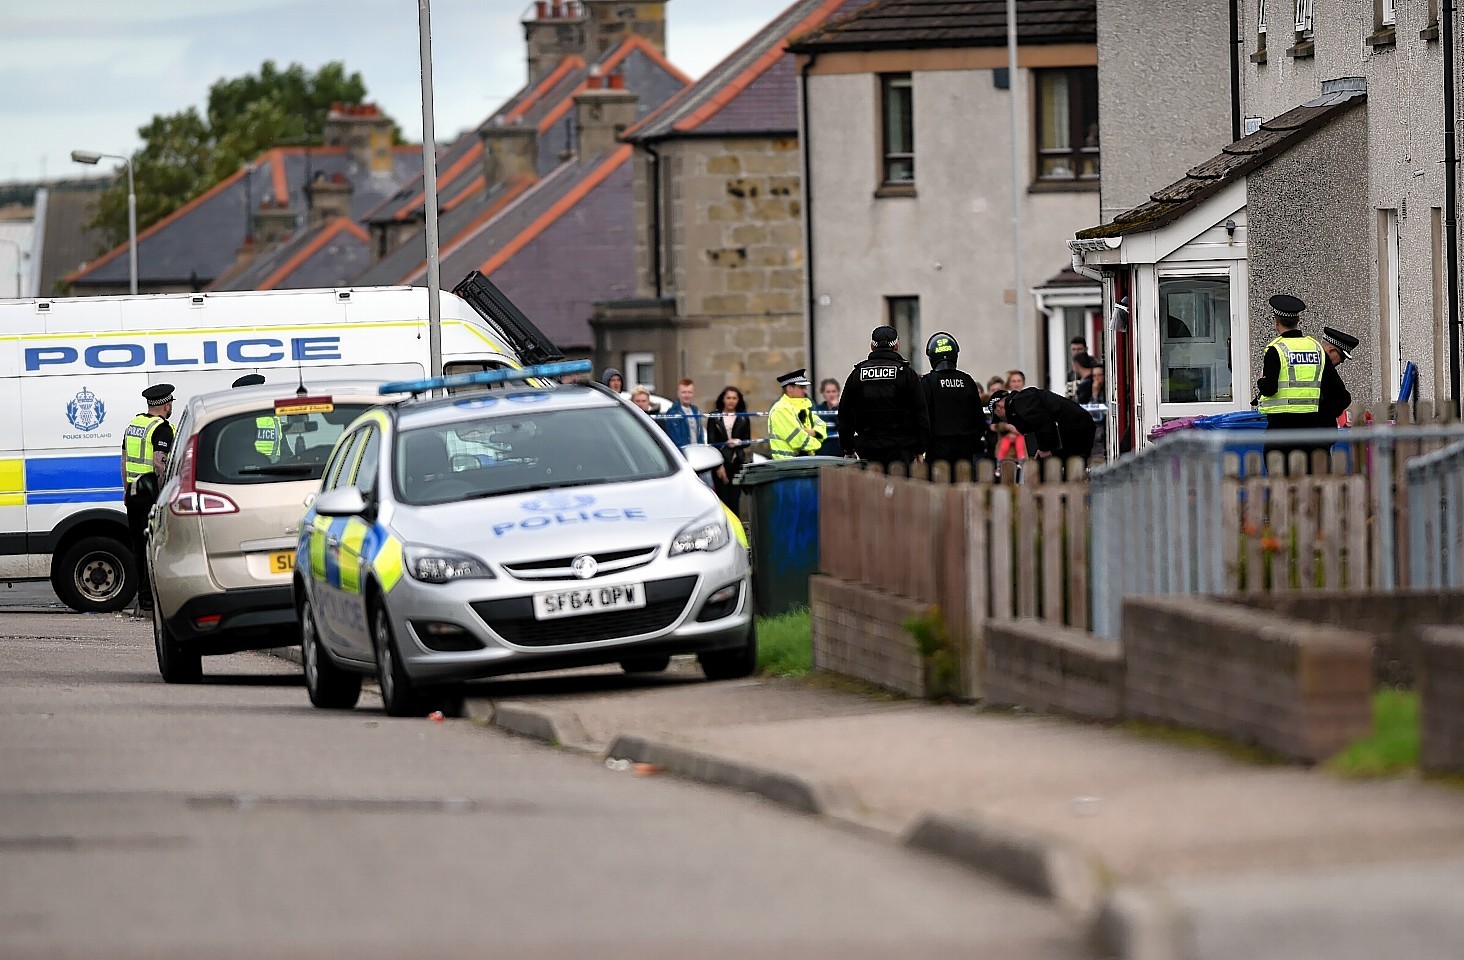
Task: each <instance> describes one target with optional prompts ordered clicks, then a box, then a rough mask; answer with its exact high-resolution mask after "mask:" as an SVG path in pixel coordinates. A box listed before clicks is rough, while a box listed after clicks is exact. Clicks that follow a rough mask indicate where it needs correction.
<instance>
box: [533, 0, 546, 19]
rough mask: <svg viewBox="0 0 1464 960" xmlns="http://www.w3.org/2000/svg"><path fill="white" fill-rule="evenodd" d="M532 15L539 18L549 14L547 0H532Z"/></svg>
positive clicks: (544, 17)
mask: <svg viewBox="0 0 1464 960" xmlns="http://www.w3.org/2000/svg"><path fill="white" fill-rule="evenodd" d="M534 16H535V17H536V18H537V19H539V20H544V19H547V18H548V16H549V0H534Z"/></svg>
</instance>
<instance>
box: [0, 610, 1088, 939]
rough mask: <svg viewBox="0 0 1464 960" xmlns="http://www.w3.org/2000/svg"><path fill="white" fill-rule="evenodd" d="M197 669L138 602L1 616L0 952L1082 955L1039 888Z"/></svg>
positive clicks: (645, 780) (277, 665) (690, 793)
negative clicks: (162, 646) (182, 662)
mask: <svg viewBox="0 0 1464 960" xmlns="http://www.w3.org/2000/svg"><path fill="white" fill-rule="evenodd" d="M205 674H206V682H205V683H203V684H201V685H198V686H191V687H184V686H167V685H165V684H163V683H162V682H161V681H160V680H159V679H158V677H157V673H156V669H155V665H154V662H153V651H152V644H151V638H150V634H149V631H148V628H147V625H146V624H145V623H143V622H141V621H136V620H132V619H130V618H126V617H121V616H109V615H93V616H81V615H75V614H26V613H6V614H3V615H0V956H4V957H7V958H32V957H81V956H85V957H89V958H90V957H106V958H130V957H139V958H140V957H149V958H173V957H176V958H183V957H198V956H208V957H211V958H228V957H246V956H247V957H251V958H261V957H268V958H277V957H278V958H307V957H309V958H314V957H320V958H326V957H345V956H350V957H352V958H353V960H354V958H374V957H383V958H384V957H393V958H396V957H401V958H412V960H422V958H433V957H458V956H491V957H526V958H549V957H555V958H560V957H563V958H570V957H590V956H593V957H597V958H621V957H624V958H631V957H635V958H659V957H665V958H671V957H676V958H711V960H716V958H723V957H729V958H730V957H748V958H772V957H784V956H787V957H795V956H796V957H800V958H818V957H828V958H849V960H861V958H866V957H868V958H874V957H891V958H895V957H898V958H920V957H1002V958H1013V960H1024V958H1076V957H1080V956H1083V955H1084V953H1083V951H1082V949H1081V947H1080V943H1079V940H1080V932H1079V930H1078V928H1077V925H1076V924H1074V923H1072V922H1070V921H1069V920H1068V919H1067V918H1065V917H1063V916H1061V915H1059V914H1058V913H1057V912H1056V911H1055V910H1054V909H1053V908H1051V907H1049V906H1048V905H1046V904H1045V903H1041V902H1039V901H1036V900H1032V899H1029V898H1026V897H1024V896H1021V895H1019V894H1016V893H1013V892H1011V891H1009V890H1007V889H1006V888H1003V887H1000V886H997V885H995V884H993V883H990V882H988V881H985V880H983V879H981V878H978V877H976V876H973V875H971V874H969V873H967V872H964V871H963V870H962V869H960V868H958V867H955V866H953V865H950V864H947V863H945V862H942V861H940V860H936V859H933V858H927V857H925V856H922V855H920V854H918V853H915V852H912V851H909V850H906V849H903V848H899V847H896V846H892V845H889V844H887V843H882V842H879V841H876V840H872V839H868V838H865V837H863V836H861V835H858V834H855V833H852V832H849V831H846V830H841V829H838V828H835V827H833V826H830V825H827V824H824V823H822V822H820V821H818V820H816V819H812V818H807V817H800V816H798V815H795V814H791V813H788V812H785V811H783V810H781V809H779V808H776V807H774V806H771V805H769V804H766V803H764V802H762V801H759V800H756V799H753V798H750V797H743V796H737V795H731V794H727V793H725V792H722V791H719V790H715V789H711V788H704V787H700V786H698V785H695V784H691V783H686V782H681V781H677V780H674V779H671V778H668V777H664V776H660V777H658V776H650V777H639V776H634V775H632V774H629V773H622V772H614V771H611V770H607V769H606V768H605V767H603V766H602V765H600V764H598V763H596V762H594V761H592V760H589V759H587V758H584V757H581V756H577V755H571V754H567V753H564V752H561V751H557V750H555V749H553V748H550V747H546V746H541V745H538V744H536V743H533V742H531V741H527V740H522V739H517V738H513V737H511V736H508V735H506V734H503V733H501V732H499V731H496V730H493V729H485V728H483V727H480V726H477V725H475V724H473V723H472V722H470V721H447V722H445V723H433V722H431V721H430V720H423V719H417V720H393V719H389V718H387V717H386V716H384V715H383V714H382V713H381V712H380V710H379V709H378V707H377V706H376V704H375V703H374V702H373V701H372V700H370V699H369V698H363V705H362V706H361V707H360V708H358V709H357V710H355V711H352V712H346V713H326V712H323V711H317V710H314V709H312V708H311V707H310V705H309V703H308V700H307V699H306V695H305V691H304V689H303V687H302V686H301V684H300V681H299V678H298V677H299V675H298V668H297V667H295V666H293V665H292V664H289V663H286V662H284V661H281V660H278V659H275V658H272V657H269V656H266V655H263V654H239V655H235V656H231V657H223V658H211V659H208V660H206V661H205ZM585 682H586V681H585V680H584V679H583V678H582V677H581V678H576V683H577V684H578V686H577V687H576V688H577V689H582V687H583V684H584V683H585ZM605 682H606V685H607V687H608V688H611V689H613V688H614V686H615V684H616V683H617V682H618V681H617V680H616V679H615V674H613V673H612V674H608V675H607V677H606V680H605Z"/></svg>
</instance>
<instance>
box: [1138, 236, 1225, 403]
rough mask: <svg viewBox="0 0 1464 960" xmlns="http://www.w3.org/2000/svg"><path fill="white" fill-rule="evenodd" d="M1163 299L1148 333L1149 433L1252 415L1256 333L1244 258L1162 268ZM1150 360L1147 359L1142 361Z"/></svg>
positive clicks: (1143, 332) (1145, 372) (1159, 288)
mask: <svg viewBox="0 0 1464 960" xmlns="http://www.w3.org/2000/svg"><path fill="white" fill-rule="evenodd" d="M1156 279H1157V284H1156V286H1157V296H1156V297H1154V298H1153V306H1152V308H1151V309H1150V310H1149V311H1146V313H1147V315H1146V316H1145V318H1144V319H1145V320H1146V321H1147V322H1146V323H1145V324H1144V326H1145V327H1147V329H1144V330H1140V331H1139V333H1140V336H1141V337H1143V338H1144V340H1145V341H1147V344H1148V345H1149V347H1150V349H1149V350H1148V351H1144V350H1143V349H1142V348H1141V349H1140V351H1139V354H1140V356H1141V357H1143V355H1144V354H1145V353H1146V352H1147V353H1148V357H1147V359H1148V362H1147V363H1143V366H1142V373H1141V376H1143V377H1144V378H1145V380H1146V381H1147V382H1146V383H1145V384H1144V389H1143V395H1144V398H1145V400H1146V403H1145V408H1146V410H1145V414H1146V415H1145V416H1144V417H1143V420H1144V421H1146V423H1145V427H1146V430H1147V429H1148V428H1149V427H1151V426H1152V425H1154V424H1157V423H1163V422H1166V421H1169V420H1175V419H1179V418H1181V417H1197V416H1209V415H1212V414H1217V413H1231V412H1235V411H1239V410H1246V409H1248V408H1249V405H1250V398H1251V397H1250V395H1251V392H1252V391H1251V385H1250V379H1251V376H1250V336H1249V332H1248V329H1249V326H1248V323H1247V322H1246V314H1247V311H1246V308H1245V303H1246V296H1247V291H1246V284H1245V269H1244V263H1243V261H1232V262H1228V263H1184V264H1175V265H1173V266H1161V267H1160V268H1159V269H1158V271H1157V277H1156ZM1141 363H1142V361H1141Z"/></svg>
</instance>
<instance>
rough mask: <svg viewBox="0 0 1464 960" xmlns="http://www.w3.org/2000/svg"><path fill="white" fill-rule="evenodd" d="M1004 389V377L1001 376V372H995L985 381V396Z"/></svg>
mask: <svg viewBox="0 0 1464 960" xmlns="http://www.w3.org/2000/svg"><path fill="white" fill-rule="evenodd" d="M1005 389H1006V377H1003V376H1002V375H1001V374H997V375H996V376H994V377H990V378H988V379H987V381H986V396H988V397H989V396H991V395H992V394H993V393H995V392H996V391H998V390H1005Z"/></svg>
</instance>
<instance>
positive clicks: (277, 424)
mask: <svg viewBox="0 0 1464 960" xmlns="http://www.w3.org/2000/svg"><path fill="white" fill-rule="evenodd" d="M379 386H380V384H379V382H376V381H361V380H356V381H335V382H320V383H312V384H308V385H307V386H306V390H305V394H306V395H304V396H301V395H299V392H298V390H297V387H296V385H294V384H264V385H262V386H251V387H236V388H234V389H233V390H227V391H221V392H217V393H208V394H202V395H200V396H197V397H194V398H193V399H192V400H190V401H189V402H188V406H187V408H186V409H185V410H184V411H183V414H182V416H181V417H180V418H179V419H178V427H177V440H176V442H175V443H174V446H173V454H172V457H171V459H170V460H169V463H168V467H167V469H166V471H164V473H163V478H162V488H161V490H160V491H159V494H158V504H157V506H156V507H155V508H154V509H153V513H152V522H151V525H150V528H149V534H148V545H147V551H146V553H147V562H148V563H149V564H150V565H151V568H150V569H151V571H152V578H151V579H152V591H153V615H152V616H153V639H154V642H155V645H156V648H157V656H158V672H159V673H161V674H162V676H163V679H164V680H166V681H167V682H168V683H196V682H198V680H199V679H200V677H201V676H202V674H203V665H202V657H203V656H205V655H208V654H220V653H234V652H236V651H239V650H252V649H260V648H265V647H281V646H290V645H292V644H296V643H299V642H300V637H299V626H298V624H297V622H296V618H295V608H294V603H293V600H292V596H291V591H290V575H291V573H292V572H293V571H294V561H295V546H296V543H297V541H298V540H299V535H300V518H301V516H302V515H303V514H304V513H305V509H306V501H307V499H308V498H310V497H311V496H312V495H313V494H314V493H315V492H316V491H317V490H318V489H319V488H320V480H321V475H322V473H323V472H324V471H325V464H326V460H327V459H328V458H329V456H330V451H331V448H332V447H333V446H334V445H335V442H336V439H337V438H339V437H340V435H341V433H342V432H344V430H345V428H346V427H347V426H348V425H349V424H350V423H351V421H353V420H355V419H356V417H357V416H359V415H360V414H361V413H362V412H363V411H365V410H367V409H368V408H370V407H373V406H375V405H377V404H378V403H379V402H380V401H381V395H380V393H379V392H378V387H379Z"/></svg>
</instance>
